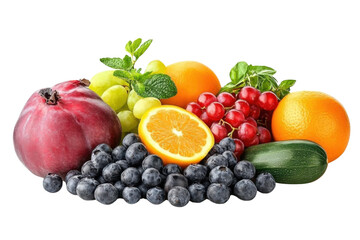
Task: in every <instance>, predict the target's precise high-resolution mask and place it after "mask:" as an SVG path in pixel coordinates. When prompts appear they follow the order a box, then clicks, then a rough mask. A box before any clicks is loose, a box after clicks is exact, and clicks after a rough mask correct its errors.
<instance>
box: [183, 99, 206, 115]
mask: <svg viewBox="0 0 360 240" xmlns="http://www.w3.org/2000/svg"><path fill="white" fill-rule="evenodd" d="M186 110H187V111H189V112H191V113H193V114H195V115H196V116H198V117H200V116H201V114H202V112H203V110H202V109H201V107H200V105H199V104H197V103H196V102H191V103H189V104H188V105H187V106H186Z"/></svg>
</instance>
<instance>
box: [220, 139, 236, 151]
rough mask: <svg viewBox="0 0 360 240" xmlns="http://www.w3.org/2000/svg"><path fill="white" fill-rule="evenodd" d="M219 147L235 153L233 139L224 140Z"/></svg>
mask: <svg viewBox="0 0 360 240" xmlns="http://www.w3.org/2000/svg"><path fill="white" fill-rule="evenodd" d="M219 145H220V146H221V147H223V148H224V149H225V151H230V152H235V149H236V145H235V142H234V139H232V138H229V137H227V138H224V139H222V140H221V141H220V142H219Z"/></svg>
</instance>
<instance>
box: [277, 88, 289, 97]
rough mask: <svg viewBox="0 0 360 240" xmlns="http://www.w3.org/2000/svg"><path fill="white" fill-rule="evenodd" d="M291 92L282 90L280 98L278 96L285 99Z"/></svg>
mask: <svg viewBox="0 0 360 240" xmlns="http://www.w3.org/2000/svg"><path fill="white" fill-rule="evenodd" d="M289 93H290V91H288V90H280V96H278V97H279V98H280V99H283V98H284V97H285V96H286V95H288V94H289Z"/></svg>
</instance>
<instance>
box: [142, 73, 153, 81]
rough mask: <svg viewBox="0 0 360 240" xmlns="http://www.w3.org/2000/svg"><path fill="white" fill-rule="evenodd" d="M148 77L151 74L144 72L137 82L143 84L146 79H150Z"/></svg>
mask: <svg viewBox="0 0 360 240" xmlns="http://www.w3.org/2000/svg"><path fill="white" fill-rule="evenodd" d="M150 75H151V72H146V73H144V74H142V75H141V76H140V78H139V81H140V82H144V81H145V80H146V79H148V78H149V77H150Z"/></svg>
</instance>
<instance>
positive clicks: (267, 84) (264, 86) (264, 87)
mask: <svg viewBox="0 0 360 240" xmlns="http://www.w3.org/2000/svg"><path fill="white" fill-rule="evenodd" d="M270 89H271V83H270V81H269V80H267V79H265V80H264V81H263V82H262V83H261V86H260V89H259V90H260V91H261V92H266V91H270Z"/></svg>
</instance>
